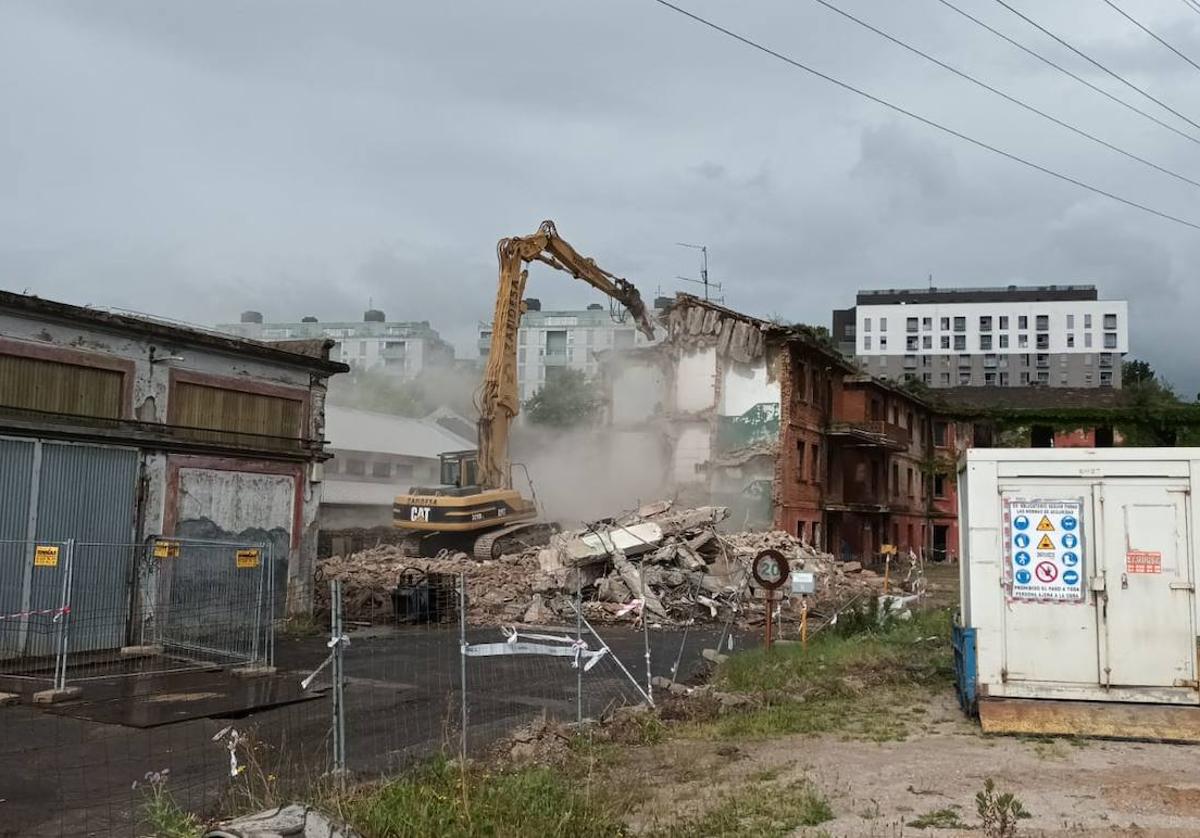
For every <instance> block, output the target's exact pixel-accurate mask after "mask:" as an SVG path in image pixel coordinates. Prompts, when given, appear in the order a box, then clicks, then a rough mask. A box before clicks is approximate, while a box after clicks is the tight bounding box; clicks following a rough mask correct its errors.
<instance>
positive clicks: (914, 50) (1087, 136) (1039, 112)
mask: <svg viewBox="0 0 1200 838" xmlns="http://www.w3.org/2000/svg"><path fill="white" fill-rule="evenodd" d="M813 2H815V3H819V4H820V5H822V6H824V7H825V8H826V9H829V10H830V11H831V12H834V13H836V14H839V15H841V16H842V17H844V18H846V19H847V20H851V21H853V22H854V23H857V24H858V25H859V26H861V27H863V28H864V29H869V30H870V31H872V32H874V33H875V34H876V35H878V36H880V37H881V38H886V39H887V40H889V41H891V42H892V43H893V44H895V45H896V46H899V47H902V48H904V49H906V50H908V51H909V52H911V53H913V54H914V55H919V56H920V57H921V58H924V59H925V60H926V61H930V62H932V63H934V64H936V65H937V66H939V67H941V68H942V69H943V70H948V71H949V72H951V73H954V75H956V76H958V77H959V78H962V79H966V80H967V81H969V82H971V83H972V84H974V85H978V86H979V87H982V88H983V89H984V90H987V91H989V92H991V93H994V94H996V95H997V96H999V97H1000V98H1002V99H1004V100H1005V101H1006V102H1011V103H1013V104H1014V105H1016V106H1017V107H1020V108H1024V109H1025V110H1027V111H1029V112H1030V113H1035V114H1037V115H1038V116H1040V117H1042V118H1043V119H1048V120H1050V121H1051V122H1053V123H1054V124H1055V125H1058V126H1060V127H1062V128H1066V129H1067V130H1068V131H1071V132H1073V133H1075V134H1078V135H1079V136H1081V137H1084V138H1085V139H1088V140H1091V141H1092V142H1094V143H1097V144H1099V145H1102V146H1104V147H1105V148H1107V149H1109V150H1111V151H1115V152H1116V153H1117V154H1120V155H1123V156H1125V157H1128V158H1129V159H1130V160H1136V161H1137V162H1138V163H1141V164H1142V165H1144V166H1149V167H1150V168H1151V169H1154V170H1155V171H1159V172H1162V173H1163V174H1164V175H1167V176H1169V177H1173V178H1175V179H1176V180H1181V181H1183V182H1184V183H1190V184H1191V185H1192V186H1195V187H1197V188H1200V181H1195V180H1192V179H1191V178H1190V177H1187V176H1186V175H1181V174H1179V172H1176V171H1173V170H1172V169H1168V168H1166V167H1165V166H1160V165H1158V164H1157V163H1153V162H1151V161H1149V160H1147V159H1146V158H1144V157H1139V156H1138V155H1136V154H1134V153H1133V152H1132V151H1126V150H1125V149H1123V148H1121V147H1120V146H1116V145H1113V144H1112V143H1110V142H1108V141H1107V140H1102V139H1101V138H1099V137H1097V136H1096V135H1095V134H1091V133H1088V132H1087V131H1085V130H1083V129H1082V128H1077V127H1076V126H1074V125H1071V124H1070V123H1069V122H1064V121H1063V120H1061V119H1059V118H1058V117H1056V116H1053V115H1051V114H1049V113H1046V112H1045V111H1043V110H1041V109H1039V108H1037V107H1035V106H1033V105H1031V104H1029V103H1028V102H1024V101H1022V100H1020V99H1018V98H1016V97H1015V96H1010V95H1009V94H1007V93H1005V92H1004V91H1003V90H1000V89H998V88H996V87H993V86H992V85H990V84H988V83H987V82H985V81H981V80H979V79H977V78H975V77H974V76H972V75H970V74H969V73H965V72H963V71H962V70H959V69H958V68H957V67H954V66H952V65H950V64H947V63H946V62H945V61H941V60H939V59H937V58H934V57H933V56H932V55H930V54H929V53H927V52H923V51H921V50H920V49H917V48H916V47H914V46H912V45H911V44H908V43H905V42H904V41H902V40H900V39H899V38H896V37H894V36H892V35H889V34H888V33H887V32H884V31H883V30H882V29H878V28H876V27H874V26H872V25H871V24H869V23H867V22H866V21H865V20H862V19H861V18H858V17H855V16H854V15H852V14H850V13H849V12H847V11H845V10H844V9H841V8H839V7H837V6H835V5H834V4H833V3H831V2H829V0H813Z"/></svg>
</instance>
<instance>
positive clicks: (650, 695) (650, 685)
mask: <svg viewBox="0 0 1200 838" xmlns="http://www.w3.org/2000/svg"><path fill="white" fill-rule="evenodd" d="M644 570H645V559H644V558H643V560H642V561H640V562H638V584H639V585H641V587H642V591H641V593H640V594H639V596H641V598H642V643H643V647H644V648H645V652H646V698H647V699H648V700H649V702H650V706H651V707H653V706H654V676H653V675H652V674H651V672H650V618H649V616H648V615H647V613H646V597H647V596H648V594H649V588H647V587H646V574H645V572H644Z"/></svg>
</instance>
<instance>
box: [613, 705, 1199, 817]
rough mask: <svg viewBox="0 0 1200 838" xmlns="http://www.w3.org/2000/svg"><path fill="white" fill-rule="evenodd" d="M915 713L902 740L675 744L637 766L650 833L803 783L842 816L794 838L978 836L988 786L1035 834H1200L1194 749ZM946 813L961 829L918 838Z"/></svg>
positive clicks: (947, 711)
mask: <svg viewBox="0 0 1200 838" xmlns="http://www.w3.org/2000/svg"><path fill="white" fill-rule="evenodd" d="M909 713H910V714H911V715H913V716H916V717H918V718H919V719H920V721H919V722H917V723H916V724H915V725H913V726H912V727H913V728H914V730H913V733H912V734H911V735H910V736H909V737H908V738H907V739H906V740H905V741H899V742H884V743H875V742H867V741H853V740H847V739H844V738H841V737H839V736H836V735H822V736H810V735H797V736H787V737H781V738H774V739H770V740H766V741H761V742H746V741H740V742H729V741H712V740H707V739H705V740H700V739H691V738H682V739H672V740H671V741H668V742H665V743H663V744H661V745H658V746H654V747H652V748H646V749H644V751H643V752H642V753H641V754H640V755H638V756H637V757H634V759H635V761H636V763H638V765H637V770H638V771H639V773H642V774H643V776H645V775H652V776H653V777H654V778H655V781H656V783H655V791H654V793H653V795H652V796H651V798H650V799H649V800H647V801H646V802H645V803H644V804H643V805H642V806H640V807H639V810H638V811H639V815H638V816H637V817H636V818H635V820H636V821H637V822H640V823H642V824H648V823H651V822H652V821H653V820H654V819H656V818H657V820H658V822H659V823H660V824H661V823H662V822H663V821H664V819H667V818H669V817H670V813H675V812H679V813H690V812H694V811H695V810H696V809H697V808H700V807H702V806H703V807H707V806H709V805H711V803H712V801H713V800H714V799H716V798H717V797H719V796H720V795H723V794H728V793H732V792H736V791H739V790H743V789H744V788H745V786H746V785H747V784H750V783H758V782H766V783H770V784H771V785H775V786H786V785H788V784H789V783H791V782H792V781H795V780H802V779H807V780H809V781H810V782H812V783H813V784H814V785H815V786H816V787H817V788H818V789H820V791H821V792H823V793H824V795H825V796H826V797H827V798H828V800H829V803H830V805H831V807H832V809H833V813H834V815H835V818H834V820H832V821H827V822H826V823H824V824H821V825H820V826H819V827H812V828H808V829H807V830H805V829H801V830H800V831H798V832H797V833H795V834H797V835H811V836H818V835H829V836H901V835H909V836H913V835H922V834H924V835H931V836H953V835H978V834H980V831H979V828H978V824H979V819H978V816H977V814H976V808H975V794H976V792H978V791H980V790H981V789H982V788H983V786H984V781H985V780H986V779H987V778H989V777H991V778H992V779H993V780H994V781H995V783H996V787H997V791H1001V792H1005V791H1007V792H1013V793H1015V794H1016V796H1017V798H1018V799H1019V800H1020V801H1021V803H1022V804H1023V805H1024V807H1025V808H1026V809H1027V810H1028V811H1029V812H1030V813H1031V814H1032V817H1031V818H1029V819H1026V820H1022V821H1020V832H1019V835H1022V836H1033V835H1047V836H1051V835H1054V836H1057V835H1069V836H1086V835H1106V836H1111V835H1139V836H1168V835H1169V836H1182V835H1191V836H1194V835H1200V770H1198V769H1197V768H1196V765H1197V757H1200V750H1198V749H1197V748H1196V747H1195V746H1188V745H1168V744H1158V743H1141V742H1114V741H1097V740H1073V739H1051V738H1039V739H1030V738H1018V737H1001V736H984V735H983V734H982V733H980V731H979V728H978V726H977V725H976V724H974V723H972V722H969V721H968V720H967V719H965V718H964V716H963V715H962V713H961V712H960V711H959V708H958V705H957V704H956V703H955V701H954V697H953V695H952V694H950V693H947V694H945V695H944V696H938V697H936V698H935V699H934V700H933V701H931V702H930V704H928V705H926V706H924V707H918V708H911V709H910V710H909ZM943 809H949V810H951V811H952V812H953V813H956V814H958V816H959V818H960V819H961V821H962V823H963V824H964V826H965V828H959V829H954V828H950V829H946V828H943V829H934V828H925V829H920V828H914V827H913V826H912V825H911V823H912V821H913V820H914V819H918V818H920V817H921V816H922V815H926V814H928V813H930V812H934V811H937V810H943Z"/></svg>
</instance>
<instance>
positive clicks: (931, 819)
mask: <svg viewBox="0 0 1200 838" xmlns="http://www.w3.org/2000/svg"><path fill="white" fill-rule="evenodd" d="M908 825H909V826H911V827H912V828H913V829H966V827H967V825H966V824H965V823H963V820H962V818H961V817H960V816H959V814H958V810H957V809H955V808H954V807H953V806H947V807H946V808H945V809H934V810H933V811H932V812H926V813H925V814H923V815H921V816H919V817H916V818H913V819H912V820H911V821H909V822H908Z"/></svg>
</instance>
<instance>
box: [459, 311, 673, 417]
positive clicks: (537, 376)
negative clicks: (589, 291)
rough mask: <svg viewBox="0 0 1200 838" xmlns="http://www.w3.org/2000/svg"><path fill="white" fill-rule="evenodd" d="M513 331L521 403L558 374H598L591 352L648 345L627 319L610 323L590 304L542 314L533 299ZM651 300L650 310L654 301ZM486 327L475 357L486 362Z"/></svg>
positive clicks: (488, 342)
mask: <svg viewBox="0 0 1200 838" xmlns="http://www.w3.org/2000/svg"><path fill="white" fill-rule="evenodd" d="M525 302H526V304H527V306H528V309H527V310H526V312H525V315H524V316H523V317H522V318H521V328H520V331H519V332H518V333H517V381H518V386H519V392H520V398H521V401H522V402H525V401H528V400H529V399H530V398H531V397H532V396H533V394H534V393H536V392H537V391H538V390H539V389H541V387H542V386H543V385H544V384H545V383H546V382H547V381H548V380H552V379H553V378H554V376H555V375H556V374H557V372H558V371H559V370H562V369H575V370H581V371H582V372H584V373H586V374H587V375H588V376H589V377H592V376H595V375H596V374H597V373H598V371H599V363H598V361H597V358H596V353H597V352H603V351H610V350H614V349H617V350H620V349H629V348H632V347H634V346H644V345H646V344H648V343H649V341H648V340H646V337H645V336H644V335H642V333H641V332H639V331H638V330H637V327H636V326H635V325H634V322H633V318H632V317H628V316H626V317H625V320H624V322H621V321H620V319H619V318H618V319H614V317H613V315H612V312H611V311H610V310H609V307H608V306H606V305H601V304H599V303H593V304H591V305H589V306H588V307H587V308H586V309H584V310H582V311H542V310H541V303H540V302H539V301H538V300H537V299H534V298H529V299H527V300H526V301H525ZM659 302H660V301H659V300H656V301H655V303H656V307H657V304H658V303H659ZM491 340H492V324H491V323H487V322H481V323H480V324H479V357H480V358H481V359H484V358H487V356H488V351H489V349H490V348H491Z"/></svg>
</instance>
